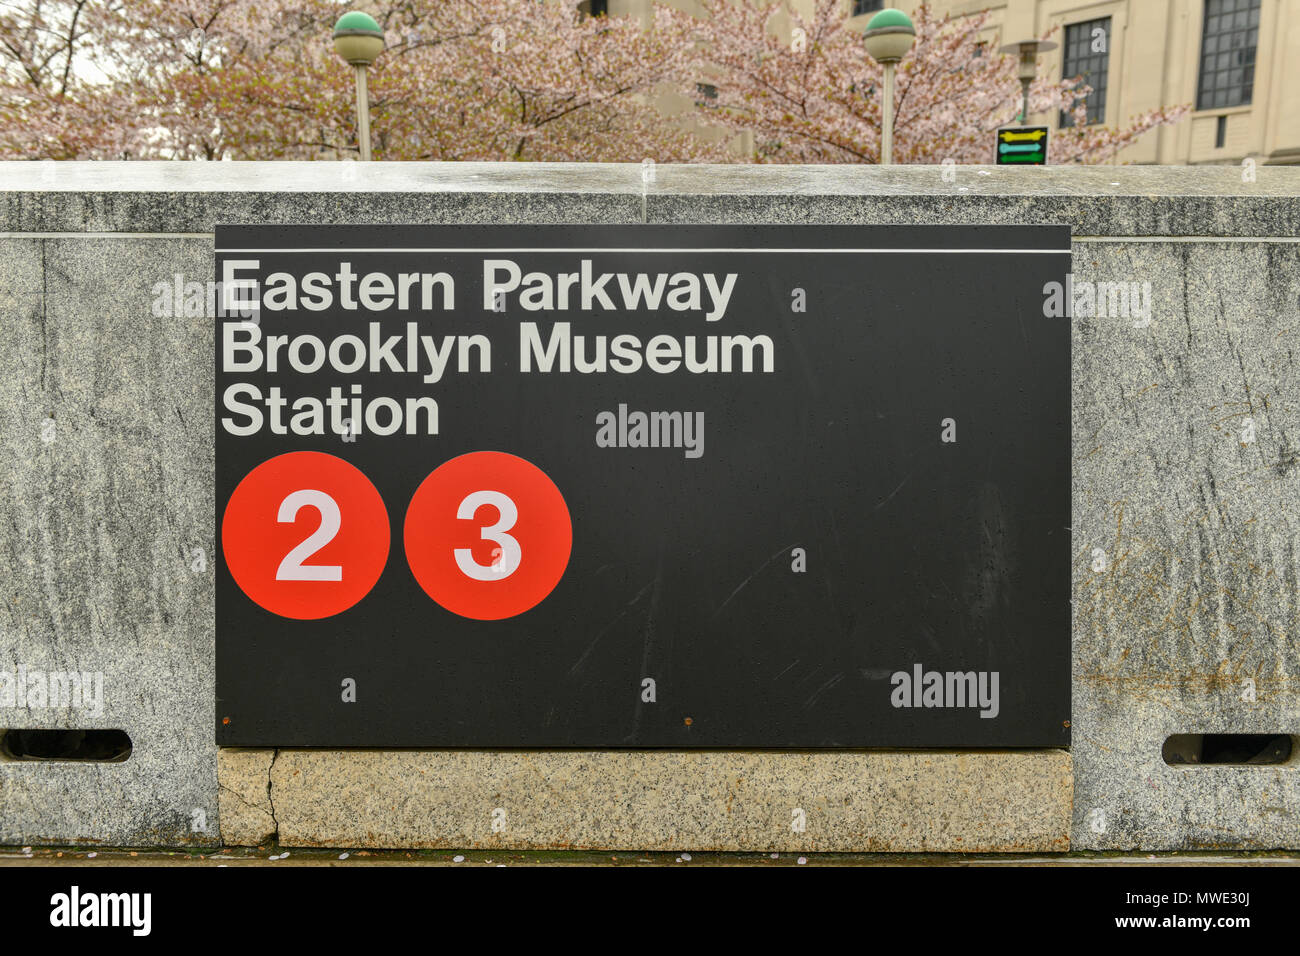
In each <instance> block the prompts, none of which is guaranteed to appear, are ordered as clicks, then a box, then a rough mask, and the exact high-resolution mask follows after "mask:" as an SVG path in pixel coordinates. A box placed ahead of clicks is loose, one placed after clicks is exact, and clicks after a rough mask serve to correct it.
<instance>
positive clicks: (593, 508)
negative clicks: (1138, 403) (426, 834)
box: [215, 225, 1070, 748]
mask: <svg viewBox="0 0 1300 956" xmlns="http://www.w3.org/2000/svg"><path fill="white" fill-rule="evenodd" d="M1069 243H1070V240H1069V230H1068V228H1066V227H1057V226H1023V227H1022V226H980V227H910V226H909V227H901V226H900V227H884V226H670V225H661V226H645V225H643V226H603V225H602V226H580V225H573V226H480V225H473V226H221V227H218V229H217V242H216V246H217V254H216V258H217V261H216V279H217V282H218V283H219V288H220V290H221V302H222V305H223V309H222V314H221V315H219V316H218V318H217V329H216V335H215V339H216V346H215V351H216V396H215V397H216V403H215V404H216V415H215V419H216V420H215V428H216V454H217V500H216V521H217V528H218V533H219V540H220V555H221V561H220V568H219V571H218V580H217V700H218V702H217V714H216V736H217V741H218V743H220V744H222V745H226V746H330V747H591V748H599V747H668V748H692V747H712V748H716V747H737V748H763V747H771V748H780V747H809V748H834V747H846V748H848V747H945V748H948V747H1039V746H1063V745H1067V744H1068V742H1069V730H1068V717H1069V677H1070V665H1069V633H1070V619H1069V579H1070V531H1069V524H1070V505H1069V489H1070V459H1069V455H1070V444H1069V439H1070V405H1069V401H1070V399H1069V394H1070V391H1069V389H1070V356H1069V341H1070V336H1069V326H1068V323H1067V322H1066V320H1063V319H1061V318H1059V317H1056V318H1054V317H1051V316H1050V315H1048V314H1045V312H1050V310H1045V309H1044V301H1045V298H1046V297H1047V295H1048V293H1049V290H1050V289H1052V288H1062V287H1064V284H1065V281H1066V275H1067V273H1068V271H1069V265H1070V253H1069V250H1070V244H1069ZM1054 284H1055V285H1054Z"/></svg>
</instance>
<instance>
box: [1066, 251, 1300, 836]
mask: <svg viewBox="0 0 1300 956" xmlns="http://www.w3.org/2000/svg"><path fill="white" fill-rule="evenodd" d="M1076 249H1077V251H1076V254H1075V257H1074V260H1075V261H1074V276H1075V280H1076V282H1078V281H1086V280H1089V279H1092V280H1098V279H1101V278H1107V279H1111V278H1114V279H1128V280H1132V281H1140V282H1150V283H1151V284H1152V306H1153V308H1152V318H1151V322H1150V324H1149V325H1147V326H1145V327H1139V326H1140V323H1141V322H1142V321H1143V320H1142V319H1132V318H1128V319H1125V318H1121V317H1114V318H1076V320H1075V327H1074V349H1073V356H1074V402H1073V407H1074V469H1073V486H1074V487H1073V495H1072V498H1073V526H1074V552H1075V560H1074V585H1073V593H1074V599H1075V600H1074V612H1075V624H1074V702H1073V712H1074V721H1073V744H1074V748H1073V752H1074V760H1075V781H1076V782H1075V808H1074V821H1075V826H1074V845H1075V846H1076V847H1086V848H1093V849H1125V848H1135V847H1140V848H1142V849H1193V848H1213V847H1223V846H1240V847H1260V848H1272V847H1296V846H1300V756H1297V757H1293V758H1292V760H1291V762H1290V763H1289V764H1287V765H1283V766H1244V767H1211V766H1198V767H1186V766H1183V767H1170V766H1168V765H1167V764H1166V763H1165V762H1164V760H1163V759H1162V758H1161V753H1160V751H1161V745H1162V744H1163V742H1164V740H1165V738H1166V737H1168V736H1170V735H1172V734H1194V733H1259V734H1284V733H1285V734H1297V735H1300V637H1297V634H1300V590H1298V589H1297V581H1298V580H1300V514H1297V510H1296V505H1297V502H1298V501H1300V468H1298V467H1297V466H1298V465H1300V375H1298V373H1300V368H1298V367H1297V361H1300V245H1295V244H1281V243H1242V244H1221V243H1216V244H1205V243H1196V242H1184V243H1147V244H1140V245H1139V244H1132V245H1127V244H1118V243H1116V244H1111V243H1105V244H1102V243H1096V244H1081V245H1079V246H1077V247H1076ZM1252 432H1253V434H1252ZM1099 552H1100V557H1102V560H1101V561H1099V560H1098V558H1099ZM1094 567H1101V568H1102V570H1094ZM1252 697H1253V699H1252ZM1297 740H1298V741H1300V738H1297Z"/></svg>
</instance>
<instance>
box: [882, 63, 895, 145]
mask: <svg viewBox="0 0 1300 956" xmlns="http://www.w3.org/2000/svg"><path fill="white" fill-rule="evenodd" d="M895 65H896V64H894V63H884V64H883V66H884V68H885V101H884V104H883V105H882V107H881V112H882V116H881V120H880V165H882V166H890V165H893V162H894V67H895Z"/></svg>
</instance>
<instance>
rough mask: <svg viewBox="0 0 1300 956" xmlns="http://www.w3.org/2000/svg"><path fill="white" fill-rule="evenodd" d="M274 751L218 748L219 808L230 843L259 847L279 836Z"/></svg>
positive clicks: (223, 839)
mask: <svg viewBox="0 0 1300 956" xmlns="http://www.w3.org/2000/svg"><path fill="white" fill-rule="evenodd" d="M276 754H277V752H276V751H274V750H236V749H234V748H227V747H223V748H221V749H220V750H218V751H217V779H218V780H219V781H220V782H221V785H220V789H219V790H218V793H217V807H218V809H219V810H220V812H221V842H222V843H224V844H226V845H228V846H258V845H259V844H262V843H265V842H266V841H267V840H270V839H272V838H274V837H275V835H276V829H277V828H276V822H275V813H274V810H273V809H272V806H271V777H270V773H271V764H272V763H273V762H274V761H275V759H276Z"/></svg>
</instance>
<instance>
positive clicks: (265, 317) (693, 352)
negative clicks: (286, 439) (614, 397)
mask: <svg viewBox="0 0 1300 956" xmlns="http://www.w3.org/2000/svg"><path fill="white" fill-rule="evenodd" d="M260 269H261V263H260V261H259V260H256V259H245V260H226V261H225V262H224V264H223V269H222V276H223V278H222V284H223V286H224V289H225V290H226V291H225V294H226V295H228V296H229V295H232V293H231V292H230V290H231V289H232V287H233V288H235V289H240V290H243V291H242V292H241V293H238V294H236V295H235V297H236V298H238V299H239V300H240V301H242V302H245V303H253V302H255V303H257V306H258V309H257V312H256V313H255V315H256V317H255V318H254V319H252V320H251V321H239V320H233V321H232V320H229V319H227V320H226V321H223V322H222V323H221V330H220V354H221V370H222V372H223V373H224V374H226V375H250V376H252V375H256V376H265V375H270V376H273V379H272V382H266V381H265V380H264V379H263V381H261V382H259V381H235V382H233V383H229V384H227V385H226V386H225V388H224V390H223V392H222V407H223V414H222V416H221V418H220V421H221V425H222V428H223V429H224V430H225V431H226V432H227V433H229V434H232V435H239V436H247V435H253V434H256V433H258V432H260V431H262V430H263V428H268V429H269V430H270V431H271V432H272V433H274V434H294V435H304V436H306V435H327V434H339V435H345V436H346V435H349V434H361V433H372V434H377V435H393V434H398V433H403V434H407V435H420V434H424V435H436V434H438V402H437V400H436V398H435V397H434V396H433V395H432V394H420V395H416V396H413V395H412V394H411V392H412V391H429V390H428V389H423V388H421V387H419V386H429V385H436V384H437V383H439V382H441V381H443V380H444V378H445V377H446V376H447V375H449V374H453V373H454V374H479V375H482V374H488V373H490V372H491V371H492V370H493V364H492V346H493V340H492V338H489V336H488V335H486V334H469V335H467V334H441V333H431V331H430V324H429V317H428V316H427V315H421V316H419V320H418V321H417V319H416V316H414V315H412V316H411V318H410V319H408V320H407V321H405V322H402V321H400V320H399V321H397V322H394V321H393V316H392V312H394V311H395V312H407V313H412V312H419V313H428V312H452V311H454V310H455V308H456V283H455V280H454V278H453V277H452V276H451V275H449V274H447V273H445V272H438V273H427V272H410V273H401V272H399V273H392V272H368V273H359V272H357V271H356V270H354V269H353V268H352V266H351V264H350V263H348V262H342V263H340V264H339V268H338V270H337V272H335V273H333V274H329V273H324V272H316V273H308V274H306V275H304V276H301V277H296V276H293V275H291V274H289V273H283V272H269V273H267V274H265V276H264V277H263V278H262V279H261V281H258V279H253V278H250V277H249V274H250V273H253V274H255V275H260V274H261V272H260ZM737 278H738V276H737V274H735V273H728V274H725V275H721V276H719V275H715V274H713V273H702V274H697V273H685V272H678V273H653V274H652V273H634V274H629V273H621V272H620V273H608V272H602V273H595V272H594V271H593V270H592V263H591V260H590V259H582V260H581V261H580V262H579V263H578V268H577V270H576V271H574V272H562V273H558V274H554V275H552V274H550V273H539V272H524V271H523V270H522V269H521V268H520V267H519V266H518V265H517V264H516V263H515V262H514V261H512V260H509V259H488V260H485V261H484V262H483V283H484V284H483V299H482V303H483V309H484V311H485V312H487V313H489V315H487V316H485V317H484V320H485V323H486V325H485V331H492V330H495V329H500V328H501V327H500V326H499V325H497V324H496V321H495V318H496V316H498V315H500V316H501V318H507V317H508V316H509V313H510V312H511V311H513V310H514V309H515V308H516V307H517V308H519V309H521V310H523V311H525V312H546V313H552V316H548V320H547V321H543V322H535V321H521V322H519V323H518V353H517V356H518V364H517V365H516V366H515V368H516V369H517V371H518V372H519V373H522V374H539V373H540V374H550V373H560V374H564V373H573V372H576V373H579V374H602V373H608V372H615V373H620V374H632V373H636V372H643V371H644V372H653V373H656V374H671V373H675V372H685V373H689V374H697V375H698V374H711V373H730V372H741V373H758V374H763V373H771V372H773V371H774V369H775V366H776V358H775V354H774V352H775V345H774V343H773V341H772V339H771V337H770V336H767V335H761V334H760V335H748V334H725V335H724V334H712V333H709V334H701V335H692V334H686V335H682V334H676V335H669V334H662V333H661V334H652V335H648V336H642V335H638V334H631V333H626V332H619V331H617V330H616V329H609V328H608V327H607V325H606V324H605V322H594V321H593V320H596V319H598V318H599V313H600V312H602V311H615V312H624V311H626V312H632V311H642V313H644V312H645V311H649V312H651V313H659V312H662V311H665V310H666V311H671V312H684V313H695V314H696V315H698V316H699V317H700V318H701V319H703V320H704V322H705V323H713V322H717V321H720V320H721V319H723V318H724V316H725V315H726V311H727V306H728V304H729V302H730V300H731V297H732V293H733V292H734V291H735V289H736V282H737ZM249 292H251V293H252V295H251V296H250V295H249V294H248V293H249ZM338 308H341V309H344V310H355V311H358V312H359V313H361V315H359V316H358V318H362V316H364V315H367V314H370V315H375V314H376V313H380V314H384V313H386V314H387V318H386V321H379V318H378V316H377V315H376V316H375V318H374V319H372V320H371V321H364V320H363V321H358V322H357V323H356V324H355V325H351V324H349V323H343V324H342V329H343V330H344V331H341V332H336V330H338V329H339V328H340V325H339V324H338V323H337V322H333V323H331V328H330V333H329V334H317V333H316V332H314V331H311V324H310V323H307V324H306V325H305V326H304V323H303V322H302V321H301V320H302V319H303V318H304V317H305V316H304V312H306V313H310V312H314V311H316V312H319V311H324V310H327V309H338ZM566 311H573V312H577V313H585V315H581V318H583V319H584V320H585V321H584V322H583V324H582V325H579V326H576V327H577V328H581V329H584V330H585V329H592V332H587V331H582V332H575V331H574V329H575V325H574V324H573V323H571V322H569V321H556V320H555V319H558V318H559V316H555V315H554V313H563V312H566ZM278 312H287V313H293V314H294V316H295V318H296V319H297V320H298V321H296V322H295V323H294V324H293V326H292V331H287V332H285V333H283V334H280V333H279V332H277V331H276V326H277V325H278V324H279V323H277V322H275V320H274V316H275V314H276V313H278ZM502 313H504V315H502ZM592 313H595V314H594V315H593V314H592ZM643 321H644V320H643ZM708 328H709V326H708V325H704V326H702V328H701V331H704V330H705V329H708ZM596 330H599V333H598V334H593V333H595V332H596ZM506 364H507V366H509V365H511V364H513V363H510V362H507V363H506ZM323 370H325V371H326V372H327V374H328V373H332V375H333V376H334V377H335V381H337V378H336V376H337V375H344V376H348V377H349V380H348V382H347V384H346V385H344V386H339V385H337V384H334V383H331V387H330V388H328V389H327V390H324V393H323V394H316V395H313V394H288V393H286V389H285V387H284V386H287V385H289V384H291V383H292V384H295V385H296V384H297V383H299V382H302V381H303V379H302V376H304V375H312V374H313V373H317V372H321V371H323ZM393 374H402V375H411V376H418V379H417V381H418V382H419V386H417V388H416V389H414V390H412V389H409V388H408V389H402V391H404V392H405V393H406V394H405V395H404V396H403V397H401V398H400V399H399V398H394V397H390V396H382V395H380V396H374V395H372V394H367V393H368V389H367V388H366V386H365V384H364V383H365V378H364V377H365V376H372V375H379V376H384V378H381V379H380V380H379V381H381V382H382V381H384V380H389V381H391V379H388V378H387V377H388V376H391V375H393ZM281 376H283V378H281ZM227 381H229V380H227Z"/></svg>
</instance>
